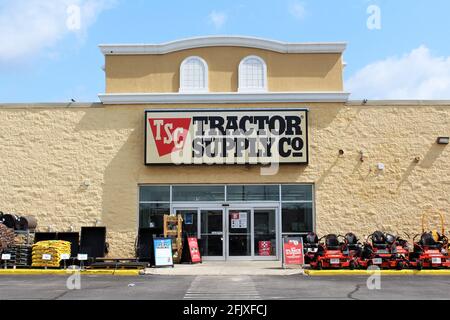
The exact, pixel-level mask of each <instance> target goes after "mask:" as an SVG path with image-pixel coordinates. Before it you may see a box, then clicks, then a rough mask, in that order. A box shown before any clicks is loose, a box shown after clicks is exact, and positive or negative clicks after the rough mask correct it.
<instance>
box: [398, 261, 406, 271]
mask: <svg viewBox="0 0 450 320" xmlns="http://www.w3.org/2000/svg"><path fill="white" fill-rule="evenodd" d="M404 267H405V264H404V263H403V261H399V262H398V263H397V270H403V268H404Z"/></svg>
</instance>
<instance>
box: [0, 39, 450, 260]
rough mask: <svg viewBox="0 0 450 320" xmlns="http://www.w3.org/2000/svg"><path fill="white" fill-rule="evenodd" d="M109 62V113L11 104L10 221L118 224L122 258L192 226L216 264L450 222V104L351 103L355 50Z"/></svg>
mask: <svg viewBox="0 0 450 320" xmlns="http://www.w3.org/2000/svg"><path fill="white" fill-rule="evenodd" d="M100 48H101V50H102V52H103V54H104V55H105V75H106V91H105V93H104V94H100V95H99V97H100V101H101V103H93V104H78V103H74V104H27V105H25V104H8V105H0V121H1V126H0V138H1V141H2V148H1V156H0V179H1V182H2V183H1V184H0V195H1V196H0V211H4V212H15V213H18V214H26V215H34V216H36V217H37V218H38V221H39V229H40V230H42V231H47V230H54V231H68V230H79V229H80V228H81V227H82V226H93V225H105V226H106V227H107V232H108V242H109V244H110V256H114V257H126V256H133V255H134V246H135V240H136V236H137V233H138V230H139V229H140V228H161V227H162V216H163V215H164V214H169V213H170V214H182V215H183V217H184V220H185V225H186V231H188V232H189V234H191V235H193V236H197V237H198V238H199V239H201V240H202V241H201V242H200V243H201V252H202V254H203V256H204V257H205V259H209V260H236V259H245V260H267V259H271V260H278V259H280V254H281V241H282V237H283V236H299V235H304V234H307V233H308V232H311V231H315V232H317V233H319V234H322V235H323V234H326V233H337V234H344V233H346V232H350V231H351V232H354V233H356V234H357V235H358V236H359V237H360V238H363V237H364V236H367V235H368V234H370V233H371V232H373V231H375V230H376V229H381V230H385V231H389V232H394V233H397V234H402V235H403V234H404V233H405V232H407V233H409V234H416V233H419V231H420V229H421V225H420V217H421V214H422V213H423V212H424V211H426V210H435V211H436V210H440V211H442V212H444V213H445V217H446V220H447V221H450V215H449V211H450V203H449V199H450V162H449V161H448V160H449V156H450V149H449V147H448V145H447V144H445V139H441V140H440V143H438V140H439V139H438V138H439V137H444V138H445V137H448V136H449V135H450V121H449V117H450V102H446V101H368V102H361V101H349V100H348V98H349V94H348V93H346V92H345V91H344V86H343V72H344V63H343V53H344V50H345V48H346V45H345V44H343V43H314V44H311V43H309V44H302V43H282V42H277V41H269V40H262V39H255V38H245V37H203V38H194V39H188V40H181V41H176V42H171V43H167V44H161V45H102V46H100ZM61 81H63V79H62V80H61Z"/></svg>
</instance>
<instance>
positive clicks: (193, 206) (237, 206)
mask: <svg viewBox="0 0 450 320" xmlns="http://www.w3.org/2000/svg"><path fill="white" fill-rule="evenodd" d="M264 209H266V210H274V211H275V226H276V251H277V254H276V256H269V257H260V256H256V255H255V246H254V241H255V219H254V212H255V210H264ZM179 210H192V211H197V224H198V225H197V237H198V238H199V239H201V211H204V210H217V211H222V227H223V231H222V232H223V234H222V239H223V240H222V241H223V246H222V248H223V250H222V251H223V252H222V256H216V257H212V256H211V257H208V256H205V257H202V259H203V260H204V261H279V260H280V257H281V243H282V242H281V238H282V233H281V210H280V205H279V202H270V203H269V202H267V203H255V202H239V203H230V204H228V205H227V206H223V205H222V204H218V203H217V204H216V203H201V202H187V203H173V204H172V208H171V212H173V214H176V212H177V211H179ZM230 210H243V211H244V210H249V211H250V217H251V218H250V219H251V222H250V223H251V228H250V240H251V255H250V256H242V257H230V255H229V230H230V229H229V221H228V220H229V219H228V216H229V211H230Z"/></svg>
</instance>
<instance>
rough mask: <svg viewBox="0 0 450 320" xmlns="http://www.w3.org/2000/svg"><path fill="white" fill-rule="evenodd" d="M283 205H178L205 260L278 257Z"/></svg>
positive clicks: (269, 258) (274, 258) (275, 258)
mask: <svg viewBox="0 0 450 320" xmlns="http://www.w3.org/2000/svg"><path fill="white" fill-rule="evenodd" d="M278 210H279V208H278V207H277V206H276V205H274V206H272V207H256V206H255V207H249V206H248V205H247V206H238V205H233V206H230V207H226V208H224V207H198V208H188V206H185V207H182V206H178V205H177V206H176V207H174V213H175V214H181V215H182V216H183V219H184V221H185V231H186V232H187V233H188V234H189V235H190V236H196V237H197V238H198V239H199V245H200V250H201V253H202V256H203V257H204V259H205V260H278V259H279V252H280V250H279V244H280V237H281V235H280V232H279V219H278V217H279V214H278V212H279V211H278Z"/></svg>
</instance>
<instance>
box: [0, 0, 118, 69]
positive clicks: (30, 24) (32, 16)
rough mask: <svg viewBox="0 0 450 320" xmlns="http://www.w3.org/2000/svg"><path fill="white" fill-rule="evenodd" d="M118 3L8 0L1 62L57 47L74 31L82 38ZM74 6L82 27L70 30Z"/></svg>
mask: <svg viewBox="0 0 450 320" xmlns="http://www.w3.org/2000/svg"><path fill="white" fill-rule="evenodd" d="M115 2H116V0H5V1H3V2H2V5H1V6H0V43H1V46H0V63H1V62H3V63H5V62H7V63H8V62H16V61H20V60H21V59H24V58H28V57H29V56H32V55H36V54H38V53H40V52H41V51H42V50H45V49H48V48H51V47H53V46H55V45H56V44H57V43H58V42H59V41H61V40H62V39H64V37H65V36H67V35H68V34H69V33H70V32H75V33H76V34H77V35H78V36H79V37H83V36H84V35H86V34H87V30H88V28H89V27H90V26H91V25H92V24H93V23H94V22H95V20H96V19H97V17H98V15H99V14H100V13H101V12H102V11H104V10H106V9H108V8H110V7H111V6H113V5H114V4H115ZM70 6H78V7H79V9H80V10H79V12H80V19H79V21H80V26H79V28H77V29H76V30H74V29H73V28H72V29H71V28H69V27H68V24H67V21H68V19H69V13H68V12H67V9H68V8H69V7H70Z"/></svg>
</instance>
